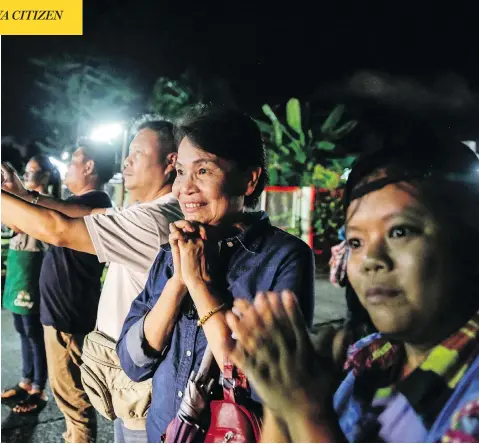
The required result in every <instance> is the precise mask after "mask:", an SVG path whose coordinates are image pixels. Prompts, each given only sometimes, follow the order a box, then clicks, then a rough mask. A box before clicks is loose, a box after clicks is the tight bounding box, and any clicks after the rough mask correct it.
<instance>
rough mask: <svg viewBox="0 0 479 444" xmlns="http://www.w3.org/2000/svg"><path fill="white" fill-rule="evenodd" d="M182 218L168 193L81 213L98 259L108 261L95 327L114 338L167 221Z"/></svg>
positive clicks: (163, 235) (163, 240)
mask: <svg viewBox="0 0 479 444" xmlns="http://www.w3.org/2000/svg"><path fill="white" fill-rule="evenodd" d="M179 219H183V214H182V213H181V210H180V207H179V204H178V201H177V199H176V198H175V197H174V196H173V194H172V193H170V194H167V195H166V196H162V197H160V198H159V199H156V200H154V201H152V202H146V203H142V204H138V205H135V206H132V207H130V208H128V209H125V210H119V209H108V210H107V213H105V214H95V215H91V216H86V217H85V223H86V226H87V228H88V232H89V233H90V237H91V239H92V242H93V245H94V247H95V251H96V254H97V256H98V260H99V261H100V262H110V266H109V268H108V273H107V275H106V279H105V283H104V284H103V289H102V292H101V296H100V303H99V306H98V317H97V328H98V330H100V331H101V332H103V333H105V334H106V335H108V336H110V337H111V338H112V339H114V340H115V341H116V340H118V338H119V336H120V333H121V329H122V327H123V322H124V321H125V318H126V315H127V314H128V312H129V310H130V306H131V303H132V302H133V300H134V299H135V298H136V297H137V296H138V294H140V293H141V291H142V290H143V287H144V286H145V283H146V280H147V278H148V272H149V270H150V267H151V264H152V263H153V261H154V260H155V257H156V255H157V254H158V251H159V247H160V245H162V244H165V243H167V242H168V235H169V233H170V229H169V226H168V225H169V224H170V223H171V222H175V221H177V220H179Z"/></svg>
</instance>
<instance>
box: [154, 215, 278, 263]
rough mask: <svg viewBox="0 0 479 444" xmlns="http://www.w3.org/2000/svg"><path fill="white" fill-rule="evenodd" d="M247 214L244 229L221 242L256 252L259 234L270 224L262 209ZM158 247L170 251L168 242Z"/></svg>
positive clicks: (259, 240)
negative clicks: (246, 223)
mask: <svg viewBox="0 0 479 444" xmlns="http://www.w3.org/2000/svg"><path fill="white" fill-rule="evenodd" d="M248 214H249V216H250V218H251V222H250V223H249V224H248V226H247V227H246V229H245V230H244V231H242V232H241V233H239V234H238V235H237V236H232V237H228V238H225V239H223V240H222V241H221V243H223V244H226V245H227V246H228V247H234V246H240V247H241V248H243V249H244V250H246V251H247V252H249V253H251V254H256V253H257V252H258V248H259V246H260V243H261V239H262V236H261V235H262V233H263V231H264V229H265V228H266V227H268V226H270V225H271V222H270V220H269V217H268V215H267V214H266V212H264V211H257V212H254V213H253V212H252V213H248ZM160 248H161V249H162V250H164V251H167V252H171V245H170V244H163V245H161V246H160ZM170 257H171V256H170Z"/></svg>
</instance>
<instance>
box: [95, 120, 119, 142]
mask: <svg viewBox="0 0 479 444" xmlns="http://www.w3.org/2000/svg"><path fill="white" fill-rule="evenodd" d="M122 132H123V126H122V125H121V124H120V123H110V124H108V125H99V126H97V127H96V128H95V129H94V130H93V131H92V133H91V136H90V137H91V138H92V139H93V140H97V141H99V142H109V141H111V140H113V139H115V138H117V137H118V136H119V135H120V134H121V133H122Z"/></svg>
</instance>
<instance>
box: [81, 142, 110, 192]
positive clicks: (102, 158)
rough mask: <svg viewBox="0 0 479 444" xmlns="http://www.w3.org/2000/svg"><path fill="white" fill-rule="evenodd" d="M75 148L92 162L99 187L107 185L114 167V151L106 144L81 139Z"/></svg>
mask: <svg viewBox="0 0 479 444" xmlns="http://www.w3.org/2000/svg"><path fill="white" fill-rule="evenodd" d="M76 146H77V147H78V148H81V149H82V150H83V153H84V155H85V158H86V159H87V160H93V163H94V165H95V166H94V170H93V171H94V173H95V174H96V175H97V177H98V182H99V184H100V185H103V184H105V183H107V182H108V181H109V180H110V179H111V178H112V176H113V172H114V167H115V150H114V147H113V146H112V145H111V144H110V143H108V142H100V141H96V140H92V139H89V138H86V137H85V138H81V139H79V140H78V142H77V144H76Z"/></svg>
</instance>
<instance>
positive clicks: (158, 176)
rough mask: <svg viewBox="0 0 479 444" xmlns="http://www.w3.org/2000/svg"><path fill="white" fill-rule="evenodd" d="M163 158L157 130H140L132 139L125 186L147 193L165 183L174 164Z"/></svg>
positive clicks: (125, 172) (125, 170) (124, 173)
mask: <svg viewBox="0 0 479 444" xmlns="http://www.w3.org/2000/svg"><path fill="white" fill-rule="evenodd" d="M162 160H163V159H162V156H161V143H160V141H159V139H158V136H157V134H156V133H155V131H153V130H151V129H149V128H145V129H142V130H140V131H139V132H138V133H137V134H136V136H135V137H134V139H133V140H132V141H131V143H130V153H129V155H128V157H127V158H126V159H125V168H124V170H123V178H124V180H125V188H126V189H127V190H128V191H135V192H137V193H140V194H145V192H146V193H148V192H149V190H152V189H153V188H155V187H158V186H159V185H158V184H159V183H161V184H164V182H165V181H166V175H167V174H168V173H169V172H170V171H172V170H173V166H172V165H166V162H163V161H162ZM161 186H162V185H161ZM160 188H161V187H160Z"/></svg>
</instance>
